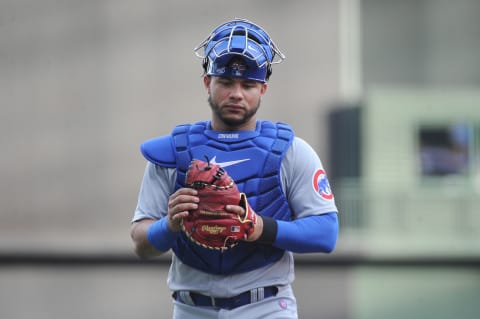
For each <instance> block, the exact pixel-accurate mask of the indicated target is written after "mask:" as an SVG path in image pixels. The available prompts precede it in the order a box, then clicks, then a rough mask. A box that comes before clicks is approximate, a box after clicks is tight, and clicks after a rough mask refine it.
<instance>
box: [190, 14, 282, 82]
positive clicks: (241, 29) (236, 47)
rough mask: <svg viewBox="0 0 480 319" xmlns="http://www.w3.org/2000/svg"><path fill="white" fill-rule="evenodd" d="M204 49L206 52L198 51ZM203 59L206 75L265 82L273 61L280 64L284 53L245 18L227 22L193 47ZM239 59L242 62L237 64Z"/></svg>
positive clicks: (262, 31) (265, 34) (264, 33)
mask: <svg viewBox="0 0 480 319" xmlns="http://www.w3.org/2000/svg"><path fill="white" fill-rule="evenodd" d="M202 48H203V49H204V52H203V55H202V54H201V53H199V52H198V51H199V50H200V49H202ZM194 52H195V54H196V55H197V56H198V57H200V58H203V59H204V60H203V69H204V71H205V74H207V75H215V76H223V77H239V78H245V79H249V80H254V81H259V82H266V81H268V78H269V77H270V74H271V72H272V69H271V68H272V66H271V65H272V64H276V63H281V62H282V61H283V60H284V59H285V55H284V54H283V53H282V52H281V51H280V50H279V49H278V48H277V46H276V45H275V43H274V42H273V41H272V39H271V38H270V36H269V35H268V34H267V32H265V31H264V30H263V29H262V28H261V27H259V26H258V25H256V24H254V23H253V22H250V21H248V20H245V19H234V20H232V21H228V22H225V23H224V24H222V25H220V26H218V27H217V28H215V30H213V32H212V33H211V34H210V35H209V36H208V37H207V38H206V39H205V40H204V41H203V42H202V43H200V44H199V45H198V46H197V47H195V49H194ZM239 58H240V59H241V60H243V62H244V64H243V63H238V60H239Z"/></svg>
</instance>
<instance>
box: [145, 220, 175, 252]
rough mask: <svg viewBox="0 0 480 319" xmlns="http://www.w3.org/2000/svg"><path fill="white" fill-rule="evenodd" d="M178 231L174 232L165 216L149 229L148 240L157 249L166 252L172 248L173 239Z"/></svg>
mask: <svg viewBox="0 0 480 319" xmlns="http://www.w3.org/2000/svg"><path fill="white" fill-rule="evenodd" d="M177 236H178V233H177V232H173V231H172V230H171V229H170V227H169V226H168V221H167V217H163V218H161V219H159V220H157V221H156V222H154V223H153V224H151V225H150V226H149V227H148V229H147V240H148V242H149V243H150V244H151V245H152V246H153V247H155V249H157V250H159V251H162V252H165V251H167V250H169V249H170V248H172V244H173V241H174V240H175V239H176V238H177Z"/></svg>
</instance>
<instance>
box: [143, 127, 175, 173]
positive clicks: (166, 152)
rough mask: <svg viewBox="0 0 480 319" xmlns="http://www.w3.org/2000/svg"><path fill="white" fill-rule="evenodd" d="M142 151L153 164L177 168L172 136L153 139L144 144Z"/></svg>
mask: <svg viewBox="0 0 480 319" xmlns="http://www.w3.org/2000/svg"><path fill="white" fill-rule="evenodd" d="M140 151H141V152H142V154H143V156H144V157H145V158H146V159H147V160H148V161H149V162H152V163H153V164H156V165H159V166H162V167H170V168H173V167H176V159H175V152H174V149H173V145H172V137H171V136H170V135H166V136H161V137H156V138H152V139H150V140H147V141H145V142H143V143H142V145H141V146H140Z"/></svg>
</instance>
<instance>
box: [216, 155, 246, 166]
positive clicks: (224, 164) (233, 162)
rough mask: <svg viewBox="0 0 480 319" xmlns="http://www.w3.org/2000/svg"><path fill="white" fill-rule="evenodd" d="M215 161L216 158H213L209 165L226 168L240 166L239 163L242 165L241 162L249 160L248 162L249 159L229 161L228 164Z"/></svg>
mask: <svg viewBox="0 0 480 319" xmlns="http://www.w3.org/2000/svg"><path fill="white" fill-rule="evenodd" d="M216 159H217V156H214V157H213V158H212V159H211V160H210V163H212V164H216V165H218V166H220V167H228V166H232V165H236V164H240V163H243V162H246V161H249V160H250V159H249V158H245V159H241V160H236V161H229V162H221V163H217V161H216Z"/></svg>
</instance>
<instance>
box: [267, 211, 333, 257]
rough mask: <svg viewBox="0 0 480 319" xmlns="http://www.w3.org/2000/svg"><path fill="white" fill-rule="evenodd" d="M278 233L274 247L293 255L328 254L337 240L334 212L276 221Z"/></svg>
mask: <svg viewBox="0 0 480 319" xmlns="http://www.w3.org/2000/svg"><path fill="white" fill-rule="evenodd" d="M277 224H278V232H277V238H276V240H275V243H274V244H273V245H274V246H276V247H278V248H282V249H285V250H289V251H291V252H294V253H314V252H323V253H330V252H332V251H333V249H334V248H335V245H336V243H337V238H338V216H337V213H336V212H331V213H327V214H322V215H312V216H308V217H305V218H300V219H296V220H294V221H290V222H287V221H281V220H277Z"/></svg>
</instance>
